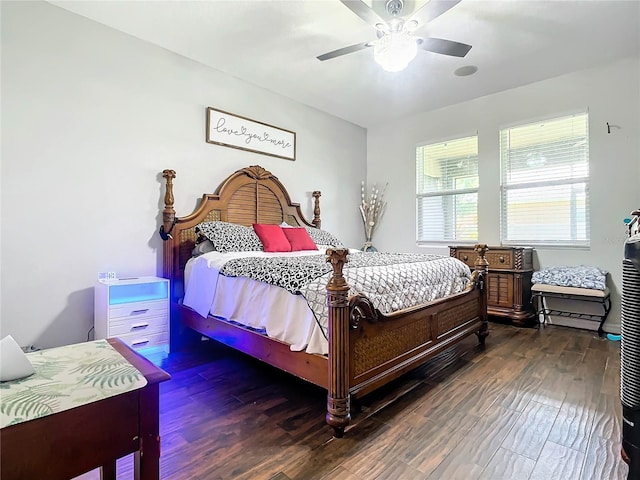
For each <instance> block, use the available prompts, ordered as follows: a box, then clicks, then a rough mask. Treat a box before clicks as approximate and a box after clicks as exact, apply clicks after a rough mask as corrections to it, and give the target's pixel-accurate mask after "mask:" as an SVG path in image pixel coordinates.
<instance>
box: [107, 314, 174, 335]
mask: <svg viewBox="0 0 640 480" xmlns="http://www.w3.org/2000/svg"><path fill="white" fill-rule="evenodd" d="M167 320H168V319H167V316H166V315H161V316H159V317H144V318H139V317H127V318H126V319H125V320H124V321H120V320H118V321H114V322H111V324H110V325H109V336H110V337H119V336H120V335H125V334H129V333H136V334H140V335H143V334H144V335H149V334H151V333H161V332H165V331H168V330H169V325H168V324H167V323H168V322H167Z"/></svg>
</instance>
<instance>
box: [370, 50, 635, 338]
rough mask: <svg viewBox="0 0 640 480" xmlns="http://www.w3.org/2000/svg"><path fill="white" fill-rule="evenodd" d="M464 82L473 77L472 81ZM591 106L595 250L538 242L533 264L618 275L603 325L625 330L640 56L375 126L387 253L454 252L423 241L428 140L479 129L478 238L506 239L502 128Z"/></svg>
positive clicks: (379, 238)
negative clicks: (421, 181)
mask: <svg viewBox="0 0 640 480" xmlns="http://www.w3.org/2000/svg"><path fill="white" fill-rule="evenodd" d="M460 80H461V79H456V81H460ZM463 80H464V81H468V82H473V77H466V78H464V79H463ZM452 81H453V80H452ZM584 108H588V109H589V139H590V156H589V159H590V179H591V181H590V202H591V247H590V248H589V249H551V248H538V249H537V250H536V255H535V257H534V259H535V267H536V269H537V268H541V267H546V266H550V265H579V264H586V265H595V266H599V267H601V268H604V269H607V270H608V271H609V272H611V277H610V279H611V287H612V292H613V294H612V300H613V310H612V313H611V314H610V317H609V320H608V321H607V326H606V327H605V328H606V329H607V330H608V331H618V330H619V323H620V290H621V276H622V255H623V243H624V240H625V229H624V227H623V219H624V218H625V217H628V216H629V212H630V211H631V210H633V209H635V208H638V207H640V190H639V188H638V185H639V182H640V135H639V134H638V132H640V61H639V59H638V58H632V59H626V60H622V61H618V62H615V63H612V64H609V65H604V66H602V67H601V68H596V69H590V70H586V71H581V72H575V73H572V74H569V75H563V76H561V77H557V78H553V79H550V80H546V81H542V82H537V83H534V84H531V85H527V86H524V87H521V88H517V89H513V90H508V91H504V92H500V93H497V94H494V95H490V96H487V97H483V98H479V99H476V100H472V101H469V102H464V103H461V104H457V105H453V106H450V107H447V108H443V109H440V110H437V111H432V112H426V113H422V114H419V115H415V116H411V117H407V118H403V119H401V120H399V121H393V122H390V123H388V124H385V125H383V126H380V127H377V128H370V129H369V131H368V135H367V177H368V182H369V183H373V182H377V183H378V184H380V183H381V182H383V181H385V180H387V181H388V182H389V188H388V190H387V192H388V195H387V199H388V206H387V211H386V213H385V216H384V218H383V219H382V221H381V223H380V224H379V230H378V231H376V233H375V237H374V244H375V245H376V246H377V247H378V248H379V249H383V250H400V251H426V252H429V253H442V254H448V248H447V247H446V245H440V246H433V247H418V246H416V235H415V215H416V212H415V147H416V145H418V144H420V143H426V142H430V141H437V140H442V139H447V138H456V137H459V136H467V135H472V134H474V133H476V132H477V133H478V150H479V152H478V153H479V168H480V191H479V194H478V203H479V212H478V215H479V239H480V241H481V242H483V243H488V244H489V245H492V244H493V245H498V244H499V242H500V230H499V228H500V211H499V208H500V160H499V159H500V149H499V136H498V132H499V129H500V128H501V127H503V126H506V125H510V124H513V123H517V122H528V121H530V120H536V119H539V118H547V117H549V116H553V115H555V114H559V115H561V114H563V113H566V112H571V111H575V110H579V109H584ZM606 122H609V124H610V125H612V128H611V134H608V133H607V126H606Z"/></svg>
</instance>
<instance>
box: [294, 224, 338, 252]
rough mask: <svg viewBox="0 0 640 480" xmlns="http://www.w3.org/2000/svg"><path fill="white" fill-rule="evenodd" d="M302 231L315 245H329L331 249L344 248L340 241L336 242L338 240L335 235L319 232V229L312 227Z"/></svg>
mask: <svg viewBox="0 0 640 480" xmlns="http://www.w3.org/2000/svg"><path fill="white" fill-rule="evenodd" d="M304 229H305V230H306V231H307V233H308V234H309V236H310V237H311V240H313V242H314V243H315V244H316V245H331V246H332V247H344V244H343V243H342V242H341V241H340V240H338V238H337V237H336V236H335V235H333V234H331V233H329V232H327V231H326V230H321V229H319V228H314V227H304Z"/></svg>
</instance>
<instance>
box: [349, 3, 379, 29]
mask: <svg viewBox="0 0 640 480" xmlns="http://www.w3.org/2000/svg"><path fill="white" fill-rule="evenodd" d="M340 1H341V2H342V3H343V4H344V5H345V6H346V7H347V8H348V9H349V10H351V11H352V12H353V13H355V14H356V15H357V16H359V17H360V18H361V19H362V20H364V21H365V22H367V23H368V24H369V25H371V26H372V27H375V28H378V27H377V26H376V25H378V24H382V25H384V26H386V25H387V22H385V21H384V20H383V19H382V18H381V17H380V15H378V14H377V13H376V12H375V11H374V10H373V9H371V8H369V5H367V4H366V3H364V2H363V1H362V0H340Z"/></svg>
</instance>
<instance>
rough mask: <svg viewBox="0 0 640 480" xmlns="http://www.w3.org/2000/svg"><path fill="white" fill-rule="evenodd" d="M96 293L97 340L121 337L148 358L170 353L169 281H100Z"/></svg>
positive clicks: (149, 278)
mask: <svg viewBox="0 0 640 480" xmlns="http://www.w3.org/2000/svg"><path fill="white" fill-rule="evenodd" d="M94 290H95V304H94V306H95V310H94V316H95V318H94V328H95V338H96V339H99V338H109V337H118V338H119V339H121V340H122V341H123V342H125V343H127V344H128V345H129V346H131V347H132V348H134V349H135V350H137V351H139V352H140V353H142V354H145V355H147V354H152V353H156V352H159V351H164V352H166V353H169V280H167V279H166V278H159V277H131V278H119V279H115V280H100V281H98V283H97V284H96V286H95V289H94Z"/></svg>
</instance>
